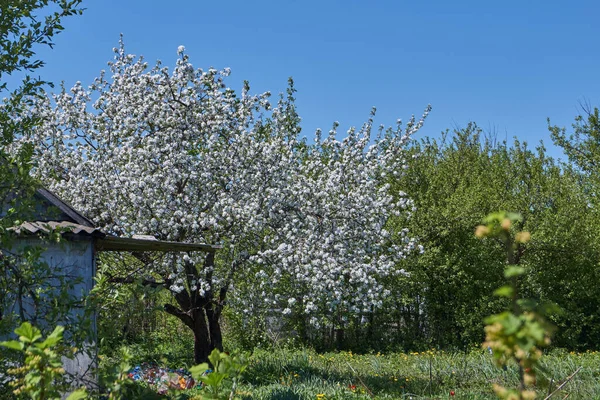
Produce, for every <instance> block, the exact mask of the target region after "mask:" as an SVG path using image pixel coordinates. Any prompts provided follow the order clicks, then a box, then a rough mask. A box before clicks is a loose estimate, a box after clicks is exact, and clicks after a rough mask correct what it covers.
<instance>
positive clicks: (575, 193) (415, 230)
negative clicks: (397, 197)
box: [99, 110, 600, 357]
mask: <svg viewBox="0 0 600 400" xmlns="http://www.w3.org/2000/svg"><path fill="white" fill-rule="evenodd" d="M588 111H589V112H587V114H586V115H584V116H581V117H578V118H577V119H576V123H575V125H574V133H573V135H569V134H567V132H566V131H565V130H563V129H560V128H558V127H550V131H551V135H552V139H553V141H554V142H555V143H556V144H557V145H559V146H561V147H562V148H563V149H564V151H565V153H566V154H567V155H568V161H564V162H563V161H560V162H559V161H557V160H555V159H553V158H551V157H549V156H548V155H547V152H546V149H545V147H544V146H543V145H541V144H540V145H538V146H537V147H535V148H532V147H530V146H528V145H527V144H526V143H523V142H520V141H518V140H514V141H513V142H510V143H508V142H505V141H498V140H496V138H495V137H493V136H492V135H487V134H485V133H484V132H483V131H482V130H481V129H479V128H478V127H477V126H476V125H475V124H469V125H468V126H467V127H465V128H463V129H456V130H454V131H452V132H450V131H448V132H446V133H444V134H443V135H442V136H441V137H440V138H439V139H430V138H426V139H422V140H415V141H413V142H412V143H411V146H410V154H409V156H410V162H409V168H408V169H407V170H406V171H403V172H404V173H399V174H398V175H397V176H396V177H391V178H390V183H391V185H392V187H397V188H398V189H397V190H403V191H405V192H407V193H408V195H409V197H410V198H412V199H413V200H414V205H415V211H414V213H413V214H412V217H411V218H410V219H409V220H405V219H402V220H394V219H391V220H390V221H389V224H390V230H391V231H392V233H394V232H395V231H397V230H399V229H404V228H406V227H408V229H409V230H410V232H411V233H412V235H413V236H416V237H418V238H419V240H420V244H421V245H422V246H423V248H424V252H423V254H421V255H418V256H413V257H410V258H407V259H406V260H405V261H404V265H403V268H404V269H405V270H406V271H407V272H408V273H409V274H408V276H397V277H395V278H394V279H393V281H390V282H389V288H390V289H391V290H392V295H391V296H390V297H389V299H388V300H387V302H386V303H385V304H384V305H383V307H382V308H381V309H374V310H372V312H370V313H365V314H363V315H360V316H357V317H354V318H348V317H344V316H341V317H340V320H339V321H338V322H337V324H336V327H335V328H334V327H333V326H330V327H327V326H325V327H321V328H320V329H319V330H315V329H314V328H312V327H310V325H309V324H308V321H306V320H305V319H304V318H303V317H302V316H301V315H300V316H298V315H296V316H294V315H292V316H288V317H283V316H282V315H281V313H280V312H279V311H278V310H269V309H265V308H264V307H263V308H262V311H261V307H260V305H261V304H262V299H259V298H256V299H254V300H255V302H256V308H255V309H253V312H252V313H243V312H240V311H242V310H237V309H236V304H233V303H232V304H230V309H229V312H228V313H227V314H226V316H225V321H224V324H225V326H226V333H225V340H226V344H225V345H226V347H229V348H232V347H233V348H235V347H238V348H249V349H251V348H255V347H257V346H261V345H263V346H269V345H272V344H273V343H275V342H276V343H281V342H282V341H285V342H287V343H288V344H289V343H296V344H305V345H306V344H307V345H310V346H313V347H315V348H316V349H318V350H328V349H336V348H338V349H347V350H352V351H360V352H364V351H391V350H405V351H407V350H408V351H410V350H421V349H426V348H440V349H466V348H468V347H472V346H473V345H479V344H480V343H481V342H482V340H483V319H484V318H485V316H487V315H490V314H492V313H495V312H498V311H500V310H502V309H503V307H506V304H503V300H502V299H500V298H498V297H495V296H494V295H493V294H492V293H493V291H494V290H495V289H496V288H498V287H499V286H501V284H502V281H503V268H504V264H503V261H502V260H503V257H502V254H503V249H502V248H501V244H500V243H499V242H494V241H493V240H492V239H489V240H484V241H481V240H478V239H476V238H475V237H474V235H473V232H474V227H475V226H476V225H477V224H479V223H480V222H481V220H482V218H483V217H484V216H486V215H487V214H489V213H491V212H494V211H497V210H510V211H513V212H518V213H520V214H521V215H522V216H523V222H522V226H519V227H518V229H519V230H527V231H530V232H531V234H532V241H531V243H530V244H529V245H528V246H527V248H526V250H525V251H524V252H523V253H522V254H521V255H520V257H521V262H522V263H523V264H526V265H528V266H529V267H530V271H531V273H530V274H529V275H528V276H527V278H526V280H524V281H522V282H521V288H520V290H521V291H522V292H523V294H524V296H525V297H530V298H535V299H539V300H541V301H542V303H546V304H555V305H557V306H558V307H559V308H560V311H559V312H554V313H553V315H552V319H553V322H554V324H555V325H556V327H557V331H556V333H555V336H554V340H553V346H555V347H564V348H568V349H573V350H588V349H597V347H598V343H600V323H599V322H600V321H599V319H600V316H599V315H598V310H599V309H600V288H599V286H598V282H599V281H600V279H599V278H600V276H599V275H600V267H599V261H600V234H599V233H600V228H599V224H598V222H599V218H598V212H597V201H598V200H597V195H596V193H597V187H598V175H597V173H596V172H597V171H596V170H595V169H596V168H597V166H598V163H600V150H599V149H598V147H600V146H599V143H600V141H599V140H598V112H597V110H595V111H591V110H588ZM248 285H249V286H251V282H248ZM235 289H236V290H241V291H244V290H249V292H250V293H251V292H252V290H251V289H252V288H251V287H248V288H245V287H244V282H242V283H241V284H240V285H238V286H237V287H236V288H235ZM107 290H108V291H109V292H111V289H110V288H107ZM158 296H160V294H158V293H153V292H151V291H149V290H148V289H144V288H142V287H135V286H134V287H129V288H128V289H127V290H123V288H121V289H120V290H118V291H117V290H116V289H114V290H113V291H112V295H110V296H106V297H105V299H106V300H105V303H104V305H103V308H102V309H101V313H100V320H99V321H100V325H99V326H100V332H99V334H100V337H102V338H104V343H105V345H106V347H105V348H106V349H110V348H111V347H112V346H113V345H114V344H115V343H122V341H123V340H126V341H127V342H129V343H130V344H138V345H140V346H143V347H144V348H146V349H152V352H155V353H156V354H157V355H161V356H163V357H164V356H167V357H168V355H169V354H170V353H171V352H178V350H177V343H180V345H181V346H182V347H185V346H186V343H189V340H190V338H188V337H187V333H186V332H185V331H184V330H181V329H179V328H178V327H177V324H175V323H174V321H171V320H170V317H169V316H166V315H164V314H163V313H161V312H160V311H158V310H159V309H160V304H161V301H160V299H159V297H158ZM246 307H247V305H246ZM174 330H178V331H179V333H178V335H177V334H176V335H173V331H174ZM174 337H176V339H173V338H174ZM165 343H168V345H165Z"/></svg>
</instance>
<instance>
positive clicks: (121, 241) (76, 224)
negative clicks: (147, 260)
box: [0, 188, 219, 377]
mask: <svg viewBox="0 0 600 400" xmlns="http://www.w3.org/2000/svg"><path fill="white" fill-rule="evenodd" d="M32 209H33V210H34V211H33V213H32V214H33V215H30V216H29V217H28V221H27V222H23V223H21V224H19V225H18V226H15V227H13V228H12V229H11V230H12V231H13V232H14V234H15V235H14V238H13V240H12V242H11V244H10V248H9V249H4V250H5V251H8V252H12V253H13V254H16V253H18V252H19V250H22V249H25V248H34V247H36V248H40V249H41V253H40V254H41V255H40V261H41V262H43V263H45V265H47V268H48V269H50V270H52V269H55V270H56V271H59V270H60V271H61V274H62V276H64V277H67V278H68V279H70V280H72V282H76V283H75V284H73V285H72V286H71V287H70V288H69V292H70V294H71V295H72V296H75V297H79V298H82V297H83V296H85V295H86V294H88V293H89V292H90V290H91V289H92V287H93V285H94V277H95V275H96V255H97V254H98V252H102V251H112V252H136V253H139V252H195V251H202V252H215V251H216V250H217V249H218V248H219V246H213V245H209V244H203V243H179V242H170V241H162V240H157V239H156V238H154V237H152V236H146V235H142V236H133V237H131V238H130V237H118V236H114V235H110V234H107V233H106V232H103V231H102V230H100V229H98V228H96V227H95V225H94V223H93V222H92V221H91V220H89V219H88V218H86V217H85V216H84V215H82V214H81V213H79V212H78V211H77V210H75V209H73V208H72V207H71V206H70V205H68V204H67V203H65V202H64V201H63V200H61V199H60V198H59V197H58V196H56V195H55V194H54V193H52V192H50V191H48V190H46V189H44V188H40V189H38V190H37V191H36V192H35V195H34V198H33V207H32ZM50 233H54V234H59V235H61V237H62V240H60V241H49V240H47V236H48V234H50ZM16 290H17V289H16V288H15V293H12V295H13V296H14V297H15V298H16V296H17V293H16ZM8 296H11V293H9V294H8ZM5 303H6V302H5ZM12 304H13V305H12V307H11V308H10V309H5V310H0V311H2V314H4V315H9V314H13V313H14V314H17V315H19V316H20V317H21V319H24V320H30V318H29V317H30V316H31V315H32V314H33V313H34V311H35V310H34V308H35V304H33V302H31V301H28V302H23V301H15V302H14V303H12ZM0 306H1V304H0ZM78 313H79V314H82V312H81V311H80V310H77V309H74V310H73V311H71V312H70V314H69V315H70V316H72V317H73V318H74V319H76V318H77V314H78ZM2 314H0V318H1V316H2ZM37 323H38V324H41V325H43V323H44V322H43V319H42V320H40V321H37ZM92 325H93V326H92V331H93V332H94V333H93V336H94V337H93V338H91V343H95V340H96V337H95V336H96V328H95V321H92ZM92 345H93V344H92ZM91 365H93V363H92V359H91V358H90V357H89V356H88V355H87V354H83V353H82V354H80V355H78V356H77V357H76V358H75V359H74V360H65V370H66V371H67V372H68V373H70V374H72V375H74V376H77V377H84V376H86V375H87V372H88V371H89V370H90V366H91Z"/></svg>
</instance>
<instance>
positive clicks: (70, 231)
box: [11, 221, 106, 238]
mask: <svg viewBox="0 0 600 400" xmlns="http://www.w3.org/2000/svg"><path fill="white" fill-rule="evenodd" d="M11 230H12V231H13V232H15V233H16V234H18V235H35V234H37V233H49V232H50V231H55V230H60V231H61V232H62V234H63V235H77V236H93V237H101V238H103V237H105V236H106V233H104V232H102V231H101V230H100V229H97V228H94V227H90V226H85V225H80V224H75V223H73V222H69V221H60V222H59V221H47V222H46V221H33V222H23V223H22V224H21V225H18V226H15V227H14V228H11Z"/></svg>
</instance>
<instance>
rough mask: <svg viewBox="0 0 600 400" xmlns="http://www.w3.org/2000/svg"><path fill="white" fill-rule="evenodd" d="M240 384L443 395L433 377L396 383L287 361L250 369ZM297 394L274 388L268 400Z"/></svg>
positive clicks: (383, 377)
mask: <svg viewBox="0 0 600 400" xmlns="http://www.w3.org/2000/svg"><path fill="white" fill-rule="evenodd" d="M244 375H245V376H244V381H245V382H248V383H250V384H252V385H255V386H262V385H268V384H273V383H275V382H277V383H280V384H281V385H283V386H292V385H300V386H305V387H314V388H317V387H319V386H320V387H323V384H325V385H327V386H330V387H336V386H337V385H338V383H339V384H340V385H342V387H344V388H347V390H348V395H349V396H352V395H353V392H352V390H354V391H356V392H363V393H368V392H369V391H370V392H372V393H373V394H374V395H383V394H385V395H388V396H393V397H394V398H403V397H404V396H405V395H407V394H413V395H419V396H426V397H427V396H430V395H432V396H435V395H438V396H439V395H440V394H442V393H445V392H444V390H445V388H444V385H443V382H440V381H438V380H436V379H435V378H434V379H432V380H431V382H430V381H429V379H420V378H413V377H408V379H409V380H408V381H406V379H407V377H405V376H398V377H397V378H396V380H394V378H393V377H390V376H373V375H364V374H358V375H355V374H353V373H351V372H344V373H342V372H339V371H333V370H327V369H319V368H316V367H313V366H311V365H309V364H308V363H306V362H302V361H300V360H289V361H288V362H284V363H280V362H277V363H276V364H274V363H268V362H267V363H260V364H256V365H253V366H251V367H250V368H249V369H248V370H247V371H246V373H245V374H244ZM301 398H303V397H301V396H300V395H298V394H296V393H294V392H293V391H292V390H291V389H283V388H282V389H276V390H274V391H273V392H272V397H269V399H271V400H280V399H301Z"/></svg>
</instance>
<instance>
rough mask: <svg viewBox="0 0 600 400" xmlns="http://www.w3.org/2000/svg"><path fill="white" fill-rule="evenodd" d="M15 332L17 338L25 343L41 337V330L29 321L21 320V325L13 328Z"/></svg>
mask: <svg viewBox="0 0 600 400" xmlns="http://www.w3.org/2000/svg"><path fill="white" fill-rule="evenodd" d="M15 333H16V334H17V335H19V340H21V341H22V342H26V343H32V342H35V341H36V340H38V339H41V337H42V332H40V330H39V329H37V328H36V327H34V326H32V325H31V324H30V323H29V322H23V323H22V324H21V326H19V327H18V328H17V329H15Z"/></svg>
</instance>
